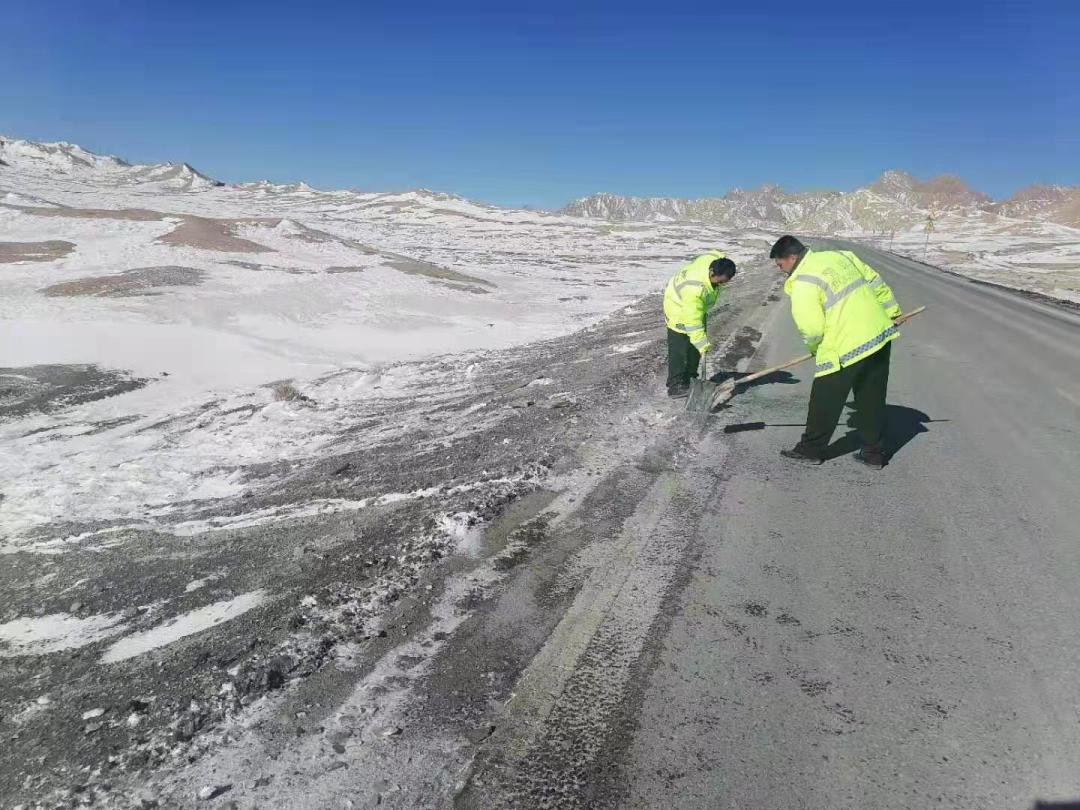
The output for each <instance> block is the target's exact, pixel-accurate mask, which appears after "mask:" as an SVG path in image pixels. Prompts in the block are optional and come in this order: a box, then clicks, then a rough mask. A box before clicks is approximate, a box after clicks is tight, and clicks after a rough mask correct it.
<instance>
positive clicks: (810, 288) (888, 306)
mask: <svg viewBox="0 0 1080 810" xmlns="http://www.w3.org/2000/svg"><path fill="white" fill-rule="evenodd" d="M784 292H786V293H787V294H788V295H789V296H790V297H791V317H792V318H793V319H794V320H795V326H796V327H798V329H799V332H800V333H801V334H802V337H803V340H804V341H805V343H806V348H807V349H808V350H809V351H811V352H813V353H814V355H815V356H816V358H817V373H816V374H815V376H817V377H823V376H824V375H826V374H832V373H834V372H836V371H839V370H840V369H841V368H843V367H844V366H850V365H851V364H852V363H857V362H858V361H859V360H862V359H863V358H864V357H866V356H868V355H871V354H873V353H874V352H876V351H877V350H878V349H880V348H881V347H882V346H884V345H885V344H886V343H888V342H889V341H891V340H895V339H896V338H897V337H898V336H899V334H900V331H899V330H898V329H897V328H896V326H895V324H893V318H895V317H896V316H897V315H899V314H900V306H899V305H898V304H897V303H896V298H895V296H893V292H892V290H890V289H889V285H888V284H886V283H885V282H884V280H882V278H881V276H879V275H878V274H877V273H875V272H874V270H873V268H872V267H870V266H869V265H867V264H866V263H864V262H863V261H862V260H861V259H859V257H858V256H856V255H855V254H854V253H852V252H851V251H848V250H823V251H813V250H808V251H807V252H806V254H805V255H804V256H803V258H802V261H800V262H799V264H798V265H797V266H796V267H795V270H794V272H792V274H791V275H790V276H789V277H788V280H787V282H786V283H785V284H784Z"/></svg>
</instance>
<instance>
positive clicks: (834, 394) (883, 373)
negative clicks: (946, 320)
mask: <svg viewBox="0 0 1080 810" xmlns="http://www.w3.org/2000/svg"><path fill="white" fill-rule="evenodd" d="M769 258H771V259H773V260H774V261H775V262H776V266H777V267H779V268H780V271H781V272H783V273H784V274H785V275H786V276H788V280H787V281H786V282H785V283H784V292H786V293H787V294H788V295H789V296H790V297H791V317H792V318H793V319H794V320H795V326H796V327H798V330H799V332H800V333H801V334H802V337H803V340H804V341H805V342H806V347H807V349H808V350H809V351H810V352H812V353H813V354H814V355H815V357H816V362H817V373H816V374H815V375H814V385H813V387H812V388H811V389H810V407H809V412H808V413H807V416H806V431H805V432H804V433H803V435H802V439H800V440H799V443H798V444H797V445H795V447H794V448H793V449H791V450H782V451H781V452H780V455H782V456H784V457H785V458H789V459H793V460H795V461H800V462H803V463H805V464H821V462H822V461H824V460H825V451H826V449H827V448H828V446H829V440H830V439H831V438H832V435H833V431H835V430H836V425H837V423H838V422H839V421H840V415H841V413H843V410H844V404H845V403H846V402H847V397H848V394H849V393H851V392H854V394H855V427H856V429H857V430H858V432H859V439H860V441H861V444H862V448H861V449H860V450H859V451H858V452H857V453H856V454H855V459H856V460H857V461H860V462H862V463H863V464H866V465H867V466H868V467H873V468H874V469H878V470H880V469H881V468H882V467H884V466H885V450H884V448H883V446H882V439H883V437H884V432H885V392H886V389H887V388H888V385H889V354H890V349H891V346H890V345H889V344H890V343H891V342H892V341H894V340H895V339H896V338H897V337H898V336H899V334H900V332H899V330H898V329H897V328H896V325H895V324H894V323H893V318H896V317H897V316H898V315H899V314H900V306H899V305H898V304H897V303H896V298H895V297H893V293H892V290H890V289H889V285H888V284H886V283H885V282H884V281H883V280H882V278H881V276H879V275H878V274H877V273H876V272H874V270H873V268H871V267H870V266H869V265H867V264H865V263H864V262H863V261H862V260H861V259H859V257H858V256H856V255H855V254H854V253H852V252H851V251H848V250H822V251H814V250H809V249H808V248H807V247H806V246H805V245H803V243H802V242H800V241H799V240H798V239H796V238H795V237H794V236H783V237H781V238H780V239H778V240H777V241H776V244H775V245H773V246H772V250H771V251H770V252H769Z"/></svg>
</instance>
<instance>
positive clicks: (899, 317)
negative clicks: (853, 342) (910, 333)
mask: <svg viewBox="0 0 1080 810" xmlns="http://www.w3.org/2000/svg"><path fill="white" fill-rule="evenodd" d="M924 309H926V307H919V308H918V309H913V310H911V312H907V313H905V314H903V315H897V316H896V318H894V319H893V323H894V324H896V325H897V326H899V325H900V324H902V323H904V322H905V321H909V320H911V319H912V318H914V317H915V316H916V315H918V314H919V313H920V312H922V311H923V310H924ZM813 356H814V355H812V354H804V355H801V356H800V357H796V358H795V359H793V360H788V361H787V362H786V363H781V364H780V365H778V366H772V367H771V368H766V369H762V370H761V371H755V372H754V373H753V374H747V375H746V376H745V377H740V378H739V379H737V380H735V381H734V382H735V385H742V384H743V383H748V382H752V381H754V380H759V379H761V378H762V377H768V376H769V375H770V374H774V373H776V372H777V371H783V370H784V369H785V368H791V367H792V366H797V365H799V363H805V362H806V361H807V360H809V359H810V358H812V357H813Z"/></svg>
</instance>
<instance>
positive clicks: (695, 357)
mask: <svg viewBox="0 0 1080 810" xmlns="http://www.w3.org/2000/svg"><path fill="white" fill-rule="evenodd" d="M734 277H735V262H733V261H732V260H731V259H728V258H725V256H724V254H723V253H721V252H720V251H718V250H713V251H709V252H708V253H705V254H703V255H701V256H698V257H697V258H696V259H694V260H693V261H692V262H690V264H688V265H686V266H685V267H684V268H683V269H682V270H680V271H679V272H678V273H676V274H675V275H674V276H672V277H671V280H670V281H669V282H668V284H667V288H666V289H665V290H664V319H665V320H666V321H667V330H668V331H667V346H668V377H667V390H668V396H669V397H685V396H686V395H687V394H688V393H689V392H690V380H692V379H694V378H696V377H697V376H698V363H699V362H700V360H701V355H703V354H705V353H706V352H707V351H709V349H710V348H711V345H710V343H709V337H708V335H707V334H706V333H705V316H706V315H707V314H708V312H709V310H710V309H712V308H713V306H715V304H716V299H717V298H718V297H719V296H720V289H719V288H720V287H721V286H723V285H724V284H727V283H728V282H729V281H731V279H733V278H734Z"/></svg>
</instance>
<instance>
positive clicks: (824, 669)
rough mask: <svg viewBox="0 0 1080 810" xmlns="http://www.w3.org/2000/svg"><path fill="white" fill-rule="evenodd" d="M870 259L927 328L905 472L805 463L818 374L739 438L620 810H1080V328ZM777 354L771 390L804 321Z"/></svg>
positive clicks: (912, 391) (658, 656)
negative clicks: (800, 459)
mask: <svg viewBox="0 0 1080 810" xmlns="http://www.w3.org/2000/svg"><path fill="white" fill-rule="evenodd" d="M834 244H835V243H834ZM823 246H824V245H823ZM854 249H855V250H857V252H858V253H860V255H861V256H862V257H863V258H864V259H865V260H866V261H868V262H869V263H870V264H871V265H872V266H874V267H875V268H876V269H877V270H878V271H879V272H880V273H881V274H882V275H883V276H884V277H885V278H886V280H887V281H888V282H889V283H890V285H892V287H893V289H894V291H895V292H896V294H897V297H898V300H899V301H900V304H901V306H902V307H903V308H904V309H905V310H907V309H912V308H914V307H916V306H919V305H923V304H925V305H926V306H927V312H926V313H925V314H924V315H922V316H921V317H920V318H918V319H917V320H915V321H913V322H912V323H910V324H908V325H907V326H905V327H904V329H903V335H902V337H901V339H900V340H899V341H898V342H897V343H895V344H894V348H893V355H892V373H891V380H890V389H889V403H890V414H889V418H890V438H891V442H892V445H893V448H894V449H895V455H894V457H893V459H892V461H891V463H890V464H889V465H888V466H887V467H886V468H885V469H884V470H882V471H880V472H875V471H872V470H869V469H866V468H863V467H862V466H860V465H858V464H856V463H855V462H854V461H852V460H851V459H850V458H849V457H848V456H847V455H840V456H839V457H837V458H835V459H834V460H832V461H830V462H827V463H826V464H824V465H822V466H820V467H803V466H798V465H793V464H790V463H788V462H785V460H783V459H782V458H780V457H779V456H778V453H779V451H780V450H781V449H783V448H785V447H790V446H792V445H793V444H794V443H795V442H796V440H797V439H798V437H799V434H800V432H801V428H800V425H801V423H802V422H803V420H804V418H805V410H806V402H807V397H808V393H809V387H810V382H811V374H810V373H809V370H808V369H806V368H798V369H795V370H794V371H795V373H794V376H793V377H792V378H791V379H788V380H786V381H785V382H786V383H787V384H784V383H777V384H770V385H762V386H758V387H754V388H752V389H750V390H748V391H746V392H744V393H742V394H741V395H739V396H738V397H737V398H736V399H735V400H734V401H733V404H732V406H731V407H730V408H729V409H727V410H726V411H724V412H723V413H722V414H721V415H719V416H717V417H715V418H714V420H713V422H712V423H711V425H710V426H709V428H708V429H707V430H706V431H705V433H704V435H703V437H702V445H701V453H700V457H699V463H700V464H703V465H706V464H708V463H709V460H710V458H715V459H721V458H722V459H723V466H724V480H723V481H722V482H720V483H719V484H717V485H716V489H715V491H714V492H713V493H712V494H711V496H710V498H709V499H708V503H709V508H708V511H707V513H706V515H705V517H704V519H702V520H701V521H700V523H698V520H697V518H696V516H695V517H693V518H691V516H688V519H687V530H688V531H694V529H693V526H694V525H697V526H698V529H697V530H696V532H695V541H694V542H695V546H696V548H697V551H698V552H699V554H700V556H699V558H698V559H697V560H696V562H695V563H694V564H693V566H692V567H691V570H690V574H689V576H688V578H687V581H686V585H685V587H684V588H683V589H682V591H681V593H680V594H679V595H678V598H677V603H676V604H675V605H674V606H673V607H672V609H671V610H670V611H669V615H670V623H669V626H668V627H667V628H665V631H664V634H663V637H662V638H661V639H659V640H658V648H657V650H656V653H655V658H654V660H653V661H652V663H651V666H650V671H649V673H648V675H647V676H646V677H645V679H644V680H645V682H644V686H643V693H642V697H641V699H640V705H639V706H638V707H636V709H635V711H636V715H637V716H636V720H635V722H634V724H633V725H634V730H633V733H632V742H630V743H629V745H628V747H627V750H626V751H625V752H624V753H623V754H621V755H620V756H619V761H618V762H617V763H610V764H609V768H610V767H615V768H617V770H618V773H619V774H621V778H620V779H619V780H616V781H617V782H621V786H620V787H618V789H617V790H616V791H615V792H614V793H610V794H609V795H608V798H607V799H606V800H605V803H607V804H612V805H618V806H621V807H627V808H630V807H633V808H658V807H675V808H680V809H683V808H710V809H711V810H712V809H715V808H775V809H776V810H780V809H781V808H867V807H874V808H929V807H956V808H969V809H970V808H983V809H986V810H990V809H992V808H1001V809H1002V810H1004V809H1005V808H1010V809H1014V808H1029V807H1032V806H1033V805H1035V804H1036V802H1040V801H1042V802H1054V803H1055V804H1049V805H1047V806H1054V807H1057V806H1068V807H1076V806H1080V805H1076V804H1072V802H1080V677H1078V673H1080V519H1078V518H1080V513H1078V511H1077V501H1078V498H1080V418H1078V417H1080V314H1077V313H1076V312H1074V311H1069V310H1067V309H1062V308H1058V307H1055V306H1050V305H1046V304H1044V303H1040V302H1038V301H1034V300H1031V299H1029V298H1025V297H1023V296H1020V295H1015V294H1012V293H1010V292H1004V291H1001V290H999V289H995V288H990V287H987V286H982V285H976V284H973V283H971V282H968V281H966V280H963V279H959V278H955V277H952V276H949V275H946V274H943V273H941V272H940V271H936V270H932V269H929V268H926V267H924V266H921V265H919V264H917V263H915V262H911V261H907V260H904V259H899V258H897V257H893V256H890V255H888V254H883V253H881V252H878V251H875V250H872V249H868V248H863V247H860V246H854ZM765 331H766V338H765V340H764V342H763V343H762V345H761V347H760V349H759V351H758V353H757V355H756V357H755V358H754V360H753V365H754V366H755V367H764V366H765V365H771V364H772V363H775V362H779V361H781V360H784V359H787V358H788V357H791V356H794V355H796V354H798V353H800V352H801V351H802V347H801V345H800V342H799V341H798V339H797V337H796V333H795V331H794V328H793V326H792V324H791V323H790V317H789V315H788V311H787V306H786V301H785V303H782V304H779V305H777V306H776V307H774V317H773V319H772V321H771V322H770V324H769V325H768V328H767V329H766V330H765ZM845 420H846V417H845ZM841 424H842V429H841V431H839V432H838V434H837V437H836V438H837V439H842V437H843V435H844V433H845V431H846V430H847V429H846V428H844V427H843V424H844V423H843V422H842V423H841ZM842 449H843V445H842V444H841V445H839V446H837V450H838V451H840V450H842ZM1057 802H1062V803H1065V804H1063V805H1058V804H1056V803H1057Z"/></svg>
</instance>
